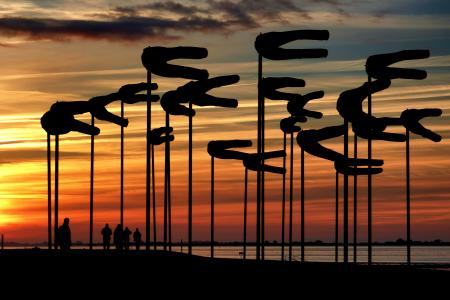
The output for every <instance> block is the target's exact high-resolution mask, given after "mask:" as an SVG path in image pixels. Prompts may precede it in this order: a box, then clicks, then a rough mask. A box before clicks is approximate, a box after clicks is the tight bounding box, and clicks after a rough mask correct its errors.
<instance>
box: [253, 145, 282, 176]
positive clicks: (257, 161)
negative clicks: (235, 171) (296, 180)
mask: <svg viewBox="0 0 450 300" xmlns="http://www.w3.org/2000/svg"><path fill="white" fill-rule="evenodd" d="M263 156H264V160H266V159H271V158H281V157H285V156H286V151H283V150H277V151H268V152H265V153H263V154H261V155H258V154H257V153H251V154H247V155H246V156H245V159H244V166H245V167H246V168H247V169H249V170H252V171H261V170H263V169H264V172H269V173H275V174H285V173H286V169H285V168H282V167H276V166H270V165H267V164H265V163H263V160H262V158H263Z"/></svg>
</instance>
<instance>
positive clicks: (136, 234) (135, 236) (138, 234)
mask: <svg viewBox="0 0 450 300" xmlns="http://www.w3.org/2000/svg"><path fill="white" fill-rule="evenodd" d="M133 241H134V245H135V246H136V250H139V248H140V247H141V243H142V234H141V232H140V231H139V228H136V231H135V232H134V233H133Z"/></svg>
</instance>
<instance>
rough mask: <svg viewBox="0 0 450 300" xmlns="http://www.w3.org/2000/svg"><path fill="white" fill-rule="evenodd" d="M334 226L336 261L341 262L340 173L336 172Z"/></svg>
mask: <svg viewBox="0 0 450 300" xmlns="http://www.w3.org/2000/svg"><path fill="white" fill-rule="evenodd" d="M335 213H336V215H335V218H334V220H335V225H334V261H335V262H339V173H338V172H336V206H335Z"/></svg>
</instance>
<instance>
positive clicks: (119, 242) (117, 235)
mask: <svg viewBox="0 0 450 300" xmlns="http://www.w3.org/2000/svg"><path fill="white" fill-rule="evenodd" d="M122 228H123V227H122V225H120V224H117V226H116V228H115V229H114V245H115V246H116V250H122V249H123V229H122Z"/></svg>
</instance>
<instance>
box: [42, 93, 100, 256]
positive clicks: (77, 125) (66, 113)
mask: <svg viewBox="0 0 450 300" xmlns="http://www.w3.org/2000/svg"><path fill="white" fill-rule="evenodd" d="M90 109H91V107H90V105H89V103H88V102H87V101H76V102H56V103H54V104H53V105H52V106H51V107H50V110H49V111H47V112H46V113H45V114H44V115H43V116H42V118H41V125H42V128H43V129H44V130H45V131H46V132H47V172H48V173H47V183H48V185H47V188H48V204H47V205H48V226H49V228H48V239H49V242H48V247H49V249H51V247H52V243H51V240H52V234H51V195H50V193H51V149H50V148H51V138H50V136H51V135H54V136H55V191H54V192H55V200H54V201H55V206H54V209H55V216H54V239H55V243H54V245H55V249H57V248H58V245H57V238H56V233H57V230H58V225H59V224H58V210H59V206H58V201H59V197H58V196H59V135H62V134H67V133H69V132H70V131H78V132H81V133H84V134H88V135H98V134H99V133H100V129H98V128H97V127H95V126H94V125H93V124H91V125H88V124H86V123H83V122H81V121H79V120H76V119H75V117H74V115H78V114H83V113H87V112H90ZM91 158H92V154H91ZM91 180H92V179H91Z"/></svg>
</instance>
